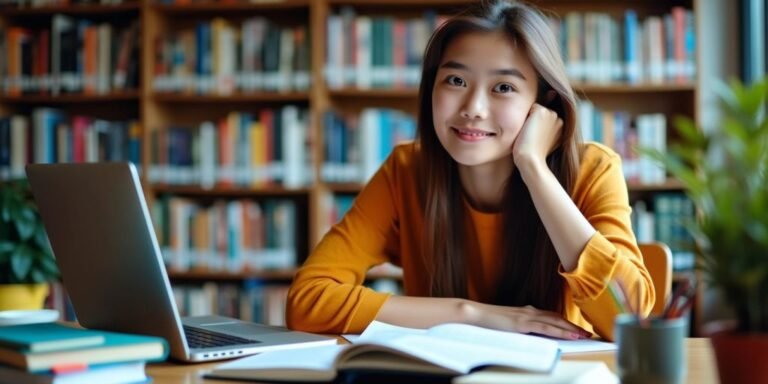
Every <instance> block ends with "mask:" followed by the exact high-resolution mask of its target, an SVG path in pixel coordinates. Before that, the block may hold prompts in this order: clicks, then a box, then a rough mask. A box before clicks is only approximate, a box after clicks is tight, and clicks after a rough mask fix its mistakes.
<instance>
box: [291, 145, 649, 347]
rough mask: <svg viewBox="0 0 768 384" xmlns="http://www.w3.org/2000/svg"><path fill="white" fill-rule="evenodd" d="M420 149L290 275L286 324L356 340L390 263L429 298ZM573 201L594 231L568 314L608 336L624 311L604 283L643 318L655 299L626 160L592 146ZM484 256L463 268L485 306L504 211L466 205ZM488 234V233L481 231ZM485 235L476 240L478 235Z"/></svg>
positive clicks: (572, 275) (403, 153) (380, 300)
mask: <svg viewBox="0 0 768 384" xmlns="http://www.w3.org/2000/svg"><path fill="white" fill-rule="evenodd" d="M415 150H416V147H415V145H414V144H406V145H400V146H398V147H396V148H395V149H394V151H393V152H392V154H391V155H390V156H389V158H388V159H387V160H386V162H385V163H384V165H383V166H382V167H381V169H379V171H378V172H377V173H376V174H375V175H374V176H373V178H372V179H371V181H370V182H369V183H368V184H367V185H366V186H365V188H363V190H362V191H361V192H360V194H359V195H358V197H357V199H356V200H355V202H354V204H353V205H352V208H351V209H350V210H349V212H348V213H347V214H346V215H345V216H344V218H343V219H342V220H341V221H340V222H339V223H338V224H336V225H335V226H333V227H332V228H331V230H330V231H329V232H328V233H327V234H326V235H325V237H323V239H322V241H320V243H319V244H318V245H317V247H316V248H315V249H314V251H313V252H312V254H311V255H310V256H309V258H308V259H307V261H306V262H305V263H304V265H303V266H302V267H301V268H300V269H299V271H298V272H297V274H296V276H295V277H294V281H293V284H292V285H291V289H290V291H289V293H288V304H287V322H288V326H289V327H291V328H294V329H300V330H305V331H310V332H318V333H359V332H362V331H363V329H365V327H366V326H368V324H369V323H370V322H371V321H373V320H374V318H375V317H376V314H377V313H378V311H379V309H380V308H381V306H382V305H383V304H384V302H385V301H386V300H387V298H388V297H389V294H386V293H380V292H376V291H373V290H372V289H370V288H367V287H364V286H363V285H362V284H363V281H364V279H365V274H366V271H368V269H370V268H371V267H373V266H375V265H378V264H382V263H384V262H387V261H388V262H391V263H393V264H395V265H398V266H401V267H402V268H403V285H404V288H405V294H406V295H409V296H428V288H429V283H428V281H427V280H426V279H425V278H424V276H426V275H427V273H426V266H425V265H424V264H423V262H422V261H421V259H420V257H419V252H420V249H421V236H422V228H423V218H422V208H421V206H420V204H419V201H418V194H417V183H416V177H417V175H416V167H415V164H414V161H415V154H414V151H415ZM572 198H573V201H574V202H575V203H576V206H577V207H579V210H580V211H581V212H582V213H583V214H584V216H585V217H586V218H587V220H589V222H590V223H591V224H592V226H593V227H594V228H595V229H596V230H597V232H596V233H595V235H594V236H593V237H592V238H591V239H590V240H589V242H588V243H587V245H586V246H585V247H584V250H583V251H582V253H581V255H580V257H579V262H578V265H577V266H576V268H575V269H574V270H573V271H571V272H565V271H564V270H562V268H561V270H560V273H561V275H562V276H563V277H564V278H565V282H566V284H565V290H564V295H565V296H564V297H565V299H564V310H565V317H566V318H567V319H568V320H569V321H571V322H573V323H575V324H577V325H579V326H581V327H583V328H584V329H586V330H588V331H593V332H597V334H599V335H600V336H602V337H604V338H607V339H612V336H613V318H614V316H615V315H616V314H617V313H618V310H617V309H616V307H615V305H614V304H613V302H612V300H611V297H610V295H609V294H608V290H607V289H606V281H610V279H616V280H618V281H619V282H620V283H621V284H622V286H623V287H625V289H626V290H627V291H628V296H629V299H630V302H631V303H632V304H633V306H636V304H634V303H640V306H641V307H642V310H643V312H644V313H645V314H647V313H649V312H650V310H651V307H652V306H653V303H654V300H655V295H654V291H653V285H652V283H651V279H650V276H649V274H648V271H647V270H646V269H645V266H644V265H643V261H642V256H641V255H640V251H639V249H638V247H637V243H636V240H635V237H634V234H633V233H632V228H631V224H630V207H629V204H628V201H629V200H628V195H627V189H626V184H625V181H624V177H623V174H622V171H621V159H620V158H619V156H618V155H617V154H616V153H614V152H613V151H611V150H610V149H608V148H607V147H605V146H602V145H599V144H587V145H586V148H585V150H584V151H583V155H582V159H581V168H580V169H579V172H578V176H577V180H576V183H575V186H574V190H573V193H572ZM465 206H466V207H467V210H468V212H470V214H469V219H470V220H471V222H472V225H474V226H475V229H476V230H474V231H467V232H468V233H469V234H472V235H473V236H479V238H478V239H477V240H478V241H477V242H474V241H467V242H466V243H465V244H466V245H467V246H471V244H479V249H468V250H467V252H468V254H470V255H473V258H474V257H475V256H474V255H477V259H473V260H472V261H471V262H469V263H467V266H468V271H467V274H468V281H467V283H468V288H469V290H468V291H469V299H470V300H477V301H485V302H487V300H488V299H489V298H492V297H494V294H493V289H494V287H495V286H497V283H498V281H499V280H500V278H501V276H499V273H498V271H500V270H501V268H500V266H501V257H500V254H499V253H500V251H499V248H500V241H498V236H499V233H500V230H499V229H500V225H501V214H500V213H482V212H479V211H476V210H474V209H472V208H471V206H470V205H469V204H465ZM480 229H482V230H480ZM477 234H479V235H477Z"/></svg>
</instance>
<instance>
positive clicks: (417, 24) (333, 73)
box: [324, 7, 696, 89]
mask: <svg viewBox="0 0 768 384" xmlns="http://www.w3.org/2000/svg"><path fill="white" fill-rule="evenodd" d="M445 19H446V18H445V17H444V16H439V15H436V14H435V12H434V11H427V12H425V14H424V16H423V17H421V18H410V19H407V18H395V17H391V16H369V15H358V14H356V13H355V11H354V9H353V8H352V7H342V8H341V9H340V10H339V12H338V13H336V14H332V15H330V16H329V17H328V21H327V30H328V32H327V34H326V46H327V49H328V52H327V55H326V66H325V71H324V72H325V78H326V81H327V83H328V85H329V87H330V88H332V89H334V88H344V87H349V86H354V87H357V88H362V89H367V88H402V87H413V86H416V85H418V83H419V77H420V65H421V61H422V55H423V52H424V49H425V47H426V44H427V41H428V40H429V37H430V34H431V32H432V30H434V29H435V28H437V27H438V26H439V25H440V24H441V23H442V22H443V21H444V20H445ZM549 22H550V26H551V28H552V29H553V31H554V32H555V33H556V35H557V38H558V40H559V41H560V43H561V44H560V45H561V52H562V54H563V59H564V62H565V65H566V70H567V73H568V75H569V77H570V78H571V80H573V81H588V82H594V83H607V82H628V83H630V84H634V83H640V82H651V83H662V82H675V83H688V82H691V81H693V80H694V78H695V74H696V66H695V46H696V42H695V32H694V25H693V13H692V12H691V11H690V10H687V9H684V8H682V7H672V9H671V12H670V13H668V14H664V15H659V16H648V17H647V18H645V19H644V20H642V21H639V20H638V16H637V13H636V12H635V11H634V10H631V9H630V10H627V11H626V12H625V14H624V18H623V20H616V19H615V18H613V17H612V16H611V15H609V14H606V13H597V12H586V13H583V12H569V13H566V14H565V15H564V16H563V18H562V19H558V18H554V17H551V18H549Z"/></svg>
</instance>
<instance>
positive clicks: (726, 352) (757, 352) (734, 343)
mask: <svg viewBox="0 0 768 384" xmlns="http://www.w3.org/2000/svg"><path fill="white" fill-rule="evenodd" d="M711 340H712V349H714V351H715V358H716V359H717V371H718V374H719V376H720V382H721V383H729V384H731V383H732V384H741V383H750V384H752V383H768V364H766V361H768V334H761V333H752V334H743V333H734V332H719V333H716V334H714V335H712V338H711Z"/></svg>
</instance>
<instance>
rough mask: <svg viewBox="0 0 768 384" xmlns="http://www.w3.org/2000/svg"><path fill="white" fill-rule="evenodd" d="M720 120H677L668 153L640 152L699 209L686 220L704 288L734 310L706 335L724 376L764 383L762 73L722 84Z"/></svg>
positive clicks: (767, 320) (766, 161)
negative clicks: (708, 128)
mask: <svg viewBox="0 0 768 384" xmlns="http://www.w3.org/2000/svg"><path fill="white" fill-rule="evenodd" d="M721 97H722V100H723V101H724V102H723V121H722V123H721V124H720V126H719V129H717V130H715V131H713V132H703V131H702V130H700V129H697V128H696V127H695V125H694V124H693V122H692V121H691V120H690V119H685V118H681V119H678V120H677V121H676V127H677V132H678V133H679V135H680V137H681V140H680V142H679V143H677V144H676V145H674V146H671V147H670V150H669V151H668V152H667V153H660V152H657V151H656V152H655V151H651V150H647V151H645V150H644V151H643V152H644V153H646V154H648V155H650V156H651V157H653V158H655V159H656V160H658V161H661V162H662V163H663V164H664V165H665V166H666V167H667V170H668V171H669V172H670V173H671V174H672V175H673V176H675V177H676V178H677V179H678V180H680V181H681V182H682V183H683V185H684V186H685V189H686V193H687V195H688V196H689V197H690V198H691V199H692V201H693V203H694V204H695V206H696V207H697V209H698V214H699V215H698V216H699V217H698V219H697V220H696V222H695V223H690V225H689V227H690V230H691V232H692V233H693V235H694V238H695V239H696V243H697V245H698V248H699V256H700V257H699V263H698V267H699V268H701V269H702V270H703V272H704V275H705V277H706V282H707V284H708V285H709V286H710V287H713V288H716V289H719V290H720V291H722V294H723V297H724V299H725V301H726V302H727V304H728V305H730V306H731V307H732V309H733V310H734V313H735V317H736V318H735V322H733V324H735V326H734V327H732V328H731V329H729V330H727V331H724V332H719V333H717V334H714V335H712V345H713V348H714V350H715V354H716V357H717V361H718V370H719V372H720V373H719V374H720V378H721V381H722V382H724V383H747V382H749V383H768V365H766V364H765V361H768V118H767V117H766V114H768V78H765V79H763V80H762V81H759V82H756V83H754V84H752V85H750V86H744V85H743V84H741V83H739V82H736V81H734V82H732V83H731V84H730V87H723V92H721Z"/></svg>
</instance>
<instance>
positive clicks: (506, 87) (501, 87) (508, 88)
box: [493, 83, 515, 93]
mask: <svg viewBox="0 0 768 384" xmlns="http://www.w3.org/2000/svg"><path fill="white" fill-rule="evenodd" d="M493 91H494V92H498V93H509V92H515V87H513V86H512V85H511V84H509V83H499V84H497V85H496V86H495V87H493Z"/></svg>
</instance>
